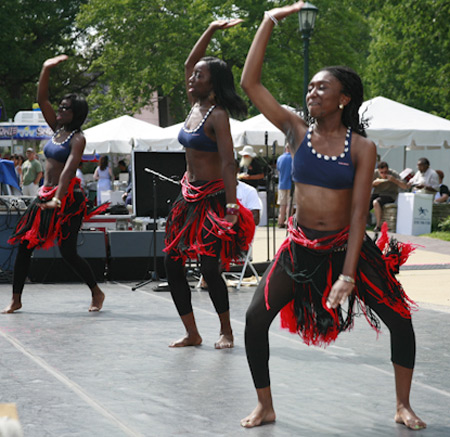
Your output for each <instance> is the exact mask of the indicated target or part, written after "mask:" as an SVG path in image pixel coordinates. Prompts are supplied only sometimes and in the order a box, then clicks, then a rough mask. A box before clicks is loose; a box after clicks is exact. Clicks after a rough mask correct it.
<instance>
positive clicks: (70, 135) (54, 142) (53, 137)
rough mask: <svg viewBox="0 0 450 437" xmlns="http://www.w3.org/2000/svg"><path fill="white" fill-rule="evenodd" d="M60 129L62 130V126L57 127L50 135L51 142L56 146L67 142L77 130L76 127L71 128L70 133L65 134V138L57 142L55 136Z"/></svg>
mask: <svg viewBox="0 0 450 437" xmlns="http://www.w3.org/2000/svg"><path fill="white" fill-rule="evenodd" d="M62 130H63V128H62V127H61V128H59V129H58V130H57V131H56V132H55V133H54V134H53V136H52V143H53V144H55V145H56V146H60V145H61V144H64V143H67V142H68V141H70V140H71V139H72V137H73V136H74V134H75V132H76V131H77V130H76V129H75V130H73V131H72V132H70V134H69V135H68V136H67V138H65V139H64V140H63V141H61V142H60V143H58V141H56V137H57V136H58V134H59V133H60V132H61V131H62Z"/></svg>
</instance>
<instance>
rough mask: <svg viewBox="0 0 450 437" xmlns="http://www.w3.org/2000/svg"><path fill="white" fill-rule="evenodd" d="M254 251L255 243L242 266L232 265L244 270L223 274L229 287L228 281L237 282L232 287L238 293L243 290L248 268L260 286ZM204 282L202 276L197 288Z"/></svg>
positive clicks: (251, 245) (250, 247) (249, 249)
mask: <svg viewBox="0 0 450 437" xmlns="http://www.w3.org/2000/svg"><path fill="white" fill-rule="evenodd" d="M252 250H253V242H252V243H251V244H250V246H249V248H248V251H247V255H246V256H245V258H243V261H244V263H243V264H242V265H241V264H232V265H233V266H239V267H242V269H241V270H240V271H235V272H222V278H223V280H224V281H225V283H226V284H227V285H228V283H227V279H233V280H236V281H237V284H236V285H232V287H234V288H236V291H239V290H240V288H241V285H242V282H243V280H244V277H245V271H246V269H247V267H248V268H249V269H250V270H251V271H252V273H253V275H254V276H255V280H256V285H258V284H259V281H260V277H259V275H258V272H257V271H256V269H255V266H254V265H253V264H252ZM202 281H203V276H202V275H200V279H199V280H198V282H197V285H196V286H195V288H197V289H199V288H201V284H202ZM251 285H253V284H251Z"/></svg>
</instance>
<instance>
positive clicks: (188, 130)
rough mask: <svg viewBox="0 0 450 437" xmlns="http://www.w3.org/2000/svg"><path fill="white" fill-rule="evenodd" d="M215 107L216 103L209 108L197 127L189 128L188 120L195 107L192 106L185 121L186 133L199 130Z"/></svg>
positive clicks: (184, 128)
mask: <svg viewBox="0 0 450 437" xmlns="http://www.w3.org/2000/svg"><path fill="white" fill-rule="evenodd" d="M215 107H216V105H212V106H211V107H210V108H209V109H208V112H207V113H206V114H205V116H204V117H203V119H202V121H201V122H200V123H199V124H198V125H197V127H195V128H194V129H188V128H187V127H186V121H187V120H189V118H190V117H191V114H192V111H193V110H194V107H192V108H191V110H190V112H189V114H188V116H187V118H186V121H185V122H184V125H183V130H184V131H185V132H186V133H188V134H192V133H194V132H197V131H198V130H199V129H200V128H201V127H202V126H203V124H204V123H205V121H206V119H207V118H208V116H209V114H211V112H212V110H213V109H214V108H215Z"/></svg>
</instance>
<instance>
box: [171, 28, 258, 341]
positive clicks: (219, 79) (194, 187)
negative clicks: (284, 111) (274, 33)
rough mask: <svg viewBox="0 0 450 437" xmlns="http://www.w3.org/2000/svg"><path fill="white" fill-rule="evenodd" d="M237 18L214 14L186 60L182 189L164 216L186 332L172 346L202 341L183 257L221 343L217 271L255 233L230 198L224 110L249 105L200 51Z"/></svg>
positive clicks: (224, 333) (222, 304)
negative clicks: (200, 280) (193, 263)
mask: <svg viewBox="0 0 450 437" xmlns="http://www.w3.org/2000/svg"><path fill="white" fill-rule="evenodd" d="M240 22H241V20H231V21H214V22H212V23H211V24H210V25H209V27H208V28H207V30H206V31H205V32H204V33H203V35H202V36H201V37H200V39H199V40H198V41H197V43H196V44H195V46H194V47H193V49H192V51H191V53H190V54H189V56H188V58H187V60H186V62H185V79H186V88H187V93H188V97H189V100H190V102H191V104H192V109H191V111H190V113H189V115H188V117H187V119H186V122H185V124H184V127H183V128H182V129H181V131H180V134H179V136H178V140H179V141H180V143H181V144H183V145H184V147H185V148H186V161H187V170H186V173H185V175H184V177H183V180H182V194H181V195H180V196H179V198H178V199H177V200H176V201H175V203H174V205H173V207H172V210H171V212H170V214H169V217H168V219H167V225H166V239H165V243H166V248H165V252H166V257H165V268H166V273H167V279H168V282H169V287H170V292H171V294H172V298H173V300H174V303H175V306H176V308H177V310H178V313H179V315H180V317H181V320H182V322H183V325H184V327H185V329H186V334H185V336H184V337H183V338H181V339H179V340H177V341H174V342H173V343H171V344H170V347H184V346H197V345H200V344H201V342H202V338H201V336H200V334H199V332H198V329H197V326H196V322H195V318H194V313H193V310H192V304H191V291H190V288H189V284H188V282H187V280H186V274H185V269H184V264H185V261H186V259H187V258H191V259H197V258H198V257H199V258H200V265H201V267H200V270H201V273H202V275H203V277H204V278H205V281H206V282H207V283H208V290H209V294H210V297H211V300H212V302H213V305H214V308H215V310H216V312H217V313H218V315H219V320H220V336H219V339H218V341H217V342H216V343H215V347H216V349H223V348H231V347H233V345H234V340H233V332H232V329H231V323H230V311H229V302H228V290H227V287H226V284H225V282H224V281H223V279H222V277H221V275H220V262H221V263H222V264H224V265H225V266H227V265H228V264H229V263H230V262H231V261H237V260H238V259H239V258H240V256H241V254H242V253H243V251H246V250H247V249H248V245H249V244H250V242H251V241H252V239H253V234H254V231H255V224H254V221H253V218H252V214H251V212H250V211H249V210H248V209H246V208H244V207H243V206H241V205H240V204H239V202H238V201H237V200H236V176H235V164H234V156H233V142H232V138H231V133H230V124H229V119H228V113H227V112H229V113H231V114H232V115H235V116H238V115H244V114H245V113H246V111H247V107H246V105H245V102H244V101H243V100H242V99H241V98H240V97H239V96H238V95H237V93H236V91H235V88H234V80H233V75H232V73H231V70H230V68H229V67H228V66H227V64H226V63H225V62H224V61H222V60H220V59H217V58H213V57H203V56H204V54H205V51H206V48H207V47H208V44H209V42H210V40H211V38H212V36H213V35H214V32H215V31H216V30H218V29H227V28H229V27H232V26H235V25H236V24H238V23H240Z"/></svg>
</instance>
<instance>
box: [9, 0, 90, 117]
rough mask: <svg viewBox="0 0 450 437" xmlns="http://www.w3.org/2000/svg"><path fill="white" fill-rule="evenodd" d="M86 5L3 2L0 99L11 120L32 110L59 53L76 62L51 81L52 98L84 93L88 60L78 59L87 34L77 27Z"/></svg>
mask: <svg viewBox="0 0 450 437" xmlns="http://www.w3.org/2000/svg"><path fill="white" fill-rule="evenodd" d="M86 1H87V0H58V1H57V2H55V1H50V0H41V1H36V0H2V1H1V2H0V42H1V48H2V52H3V58H2V63H1V64H0V97H1V98H2V99H3V101H4V102H5V106H6V108H7V112H8V117H9V118H13V117H14V115H15V113H16V112H17V111H18V110H21V109H22V110H23V109H31V107H32V104H33V103H34V102H35V95H36V83H37V80H38V78H39V72H40V70H41V66H42V63H43V61H44V60H45V59H47V58H49V57H52V56H55V55H57V54H60V53H66V54H67V55H69V56H72V57H71V59H70V61H68V62H67V63H65V64H64V68H59V69H56V70H55V72H54V74H53V75H52V89H51V92H52V95H53V96H55V99H56V98H59V97H61V95H62V93H63V92H67V88H68V87H69V88H70V89H71V90H74V91H82V90H83V88H85V87H86V86H87V85H88V84H89V82H90V81H91V78H88V77H85V76H83V75H82V74H81V72H82V71H83V70H84V69H85V66H84V65H85V64H86V62H87V60H84V59H81V58H79V57H78V58H74V57H73V56H74V55H75V53H76V51H77V44H78V42H79V41H81V39H82V37H83V34H82V33H81V32H80V31H79V29H77V28H76V26H75V25H74V19H75V16H76V14H77V13H78V10H79V6H80V4H82V3H85V2H86Z"/></svg>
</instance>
